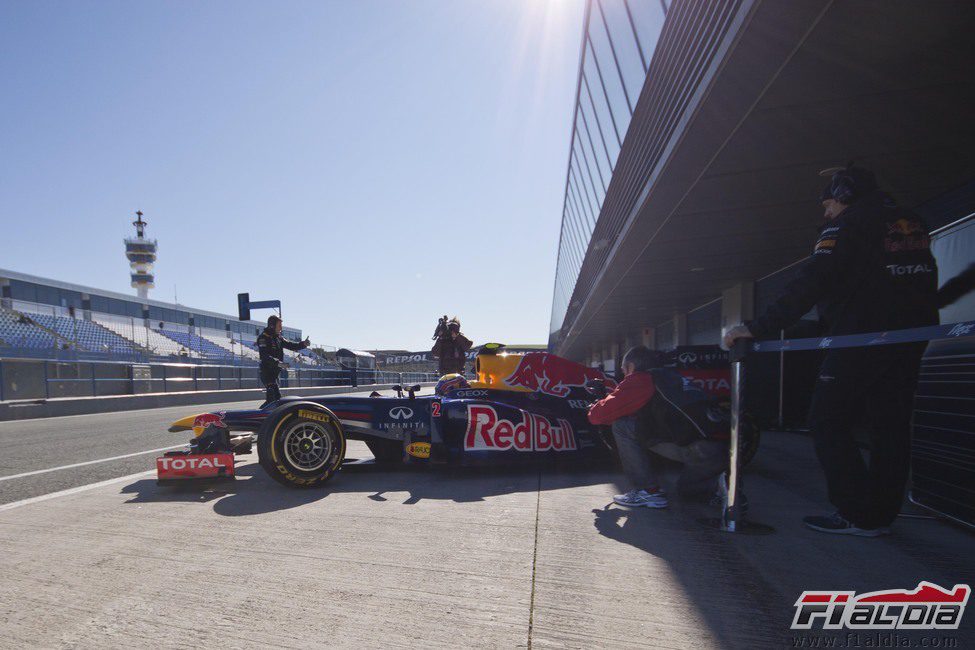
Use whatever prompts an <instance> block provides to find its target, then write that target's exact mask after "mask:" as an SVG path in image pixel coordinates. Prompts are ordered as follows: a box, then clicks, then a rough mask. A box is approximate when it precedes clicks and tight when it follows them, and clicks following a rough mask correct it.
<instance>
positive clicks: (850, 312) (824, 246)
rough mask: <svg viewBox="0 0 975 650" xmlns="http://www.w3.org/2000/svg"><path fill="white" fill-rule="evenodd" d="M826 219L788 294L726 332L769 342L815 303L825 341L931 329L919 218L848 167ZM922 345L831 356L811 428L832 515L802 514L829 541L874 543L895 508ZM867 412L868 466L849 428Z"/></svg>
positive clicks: (931, 295)
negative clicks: (833, 537) (848, 538)
mask: <svg viewBox="0 0 975 650" xmlns="http://www.w3.org/2000/svg"><path fill="white" fill-rule="evenodd" d="M821 198H822V204H823V207H824V209H825V217H826V220H827V222H826V223H825V224H824V225H823V227H822V228H821V229H820V232H819V238H818V239H817V240H816V244H815V246H814V247H813V252H812V256H811V257H810V259H809V260H808V261H807V263H806V264H805V266H804V267H802V269H801V271H800V274H799V276H798V277H797V278H796V279H795V280H793V282H792V283H791V284H790V285H789V286H788V287H787V288H786V291H785V294H784V295H783V296H782V297H780V298H779V299H778V301H777V302H775V304H773V305H772V306H770V307H769V308H768V310H766V312H765V314H764V315H762V316H761V317H760V318H758V319H757V320H755V321H752V322H750V323H748V324H747V325H737V326H735V327H733V328H731V329H730V330H729V331H728V332H727V334H725V337H724V342H725V345H727V346H731V345H732V344H733V343H734V341H735V340H736V339H739V338H748V337H757V338H774V337H776V336H777V335H778V333H779V330H781V329H784V328H786V327H789V326H790V325H792V324H793V323H795V322H796V321H798V320H799V319H800V318H802V316H803V315H804V314H806V313H807V312H808V311H809V310H810V309H811V308H812V307H813V306H816V307H817V311H818V314H819V318H820V324H821V326H822V328H823V330H824V331H823V335H824V336H830V335H842V334H855V333H864V332H873V331H890V330H898V329H904V328H910V327H922V326H928V325H935V324H937V323H938V310H937V306H936V304H937V287H938V268H937V265H936V264H935V260H934V257H933V256H932V255H931V251H930V236H929V234H928V229H927V227H926V225H925V224H924V222H923V221H922V220H921V218H920V217H918V216H917V215H916V214H914V213H913V212H910V211H909V210H905V209H903V208H900V207H898V206H897V204H896V203H895V202H894V201H893V199H891V198H890V197H889V196H888V195H887V194H885V193H883V192H881V191H880V190H879V189H878V188H877V182H876V179H875V177H874V175H873V173H872V172H870V171H868V170H866V169H862V168H859V167H853V166H852V165H851V166H848V167H846V168H845V169H841V170H839V171H837V172H836V173H834V174H833V175H832V177H831V179H830V183H829V185H828V186H827V187H826V189H825V191H824V192H823V195H822V197H821ZM925 346H926V344H925V343H906V344H897V345H878V346H875V347H869V348H848V349H835V350H828V351H827V353H826V356H825V357H824V359H823V362H822V366H821V367H820V370H819V376H818V378H817V380H816V386H815V389H814V391H813V395H812V404H811V406H810V414H809V425H810V428H811V429H812V433H813V436H814V441H815V447H816V455H817V456H818V458H819V462H820V465H822V468H823V472H824V473H825V475H826V484H827V488H828V491H829V500H830V502H831V503H832V504H833V505H834V506H835V507H836V512H835V513H834V514H833V515H831V516H826V517H823V516H811V517H805V518H804V519H803V521H804V522H805V524H806V525H807V526H808V527H809V528H812V529H814V530H818V531H821V532H826V533H837V534H845V535H860V536H864V537H875V536H877V535H883V534H887V533H889V532H890V531H889V529H888V528H887V527H888V526H889V525H890V524H891V523H892V522H893V521H894V519H895V518H896V517H897V514H898V512H900V508H901V504H902V502H903V499H904V487H905V485H906V483H907V477H908V471H909V467H910V439H911V432H910V422H911V414H912V408H913V400H914V390H915V388H916V386H917V378H918V368H919V365H920V360H921V355H922V354H923V352H924V348H925ZM863 412H865V413H866V415H867V420H868V427H869V429H870V460H869V463H866V462H864V460H863V456H862V455H861V453H860V450H859V448H858V447H857V443H856V441H855V440H854V436H853V431H852V429H853V425H854V424H856V423H857V421H858V419H859V416H860V415H861V413H863Z"/></svg>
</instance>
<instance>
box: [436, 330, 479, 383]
mask: <svg viewBox="0 0 975 650" xmlns="http://www.w3.org/2000/svg"><path fill="white" fill-rule="evenodd" d="M433 340H434V341H436V343H434V344H433V349H432V350H431V353H432V354H433V357H434V358H435V359H437V360H438V368H439V371H440V375H441V376H443V375H449V374H451V373H455V372H456V373H459V374H464V365H465V363H466V362H467V351H468V350H470V349H471V346H473V345H474V344H473V343H472V342H471V340H470V339H469V338H467V337H466V336H464V335H463V334H461V332H460V321H459V320H457V317H456V316H455V317H454V318H451V319H449V320H448V319H447V316H446V315H444V317H443V318H441V319H440V320H439V322H438V323H437V329H436V330H435V331H434V333H433Z"/></svg>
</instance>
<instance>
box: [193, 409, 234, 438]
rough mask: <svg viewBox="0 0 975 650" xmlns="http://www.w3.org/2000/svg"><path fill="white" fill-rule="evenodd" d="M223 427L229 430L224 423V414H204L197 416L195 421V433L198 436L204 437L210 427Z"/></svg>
mask: <svg viewBox="0 0 975 650" xmlns="http://www.w3.org/2000/svg"><path fill="white" fill-rule="evenodd" d="M211 425H212V426H215V427H223V428H225V429H226V428H227V424H226V422H224V421H223V414H222V413H203V414H202V415H197V416H196V417H195V418H194V419H193V433H195V434H196V435H198V436H201V435H203V432H204V431H206V428H207V427H208V426H211Z"/></svg>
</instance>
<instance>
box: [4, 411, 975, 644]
mask: <svg viewBox="0 0 975 650" xmlns="http://www.w3.org/2000/svg"><path fill="white" fill-rule="evenodd" d="M217 406H218V405H212V406H210V407H208V408H203V407H199V408H198V407H189V409H187V408H185V407H179V408H173V409H169V408H167V409H154V410H146V411H139V412H128V413H115V414H110V415H90V416H73V417H65V418H51V419H47V420H30V421H21V422H4V423H0V443H2V444H3V449H4V453H3V456H2V459H0V503H2V505H0V549H2V553H0V575H2V576H3V579H2V580H0V639H2V642H0V646H3V647H24V646H30V647H45V648H51V647H55V648H57V647H78V648H82V647H145V646H152V647H190V646H197V647H199V646H210V647H246V648H258V647H262V648H263V647H289V648H292V647H293V648H297V647H301V648H308V647H355V648H366V647H368V648H380V647H381V648H389V647H422V648H430V647H450V648H464V647H478V648H480V647H490V648H518V647H537V648H563V647H570V648H596V647H599V648H602V647H612V648H617V647H619V648H649V647H656V648H689V647H694V648H714V647H733V648H746V647H747V648H765V647H768V648H781V647H796V645H797V644H798V643H800V642H801V639H803V638H806V639H807V640H806V641H805V643H806V644H807V645H806V646H804V647H809V645H808V644H809V643H810V642H811V641H809V639H812V638H813V637H816V636H822V635H823V634H822V630H813V631H810V632H805V633H800V632H798V631H791V630H790V629H789V628H790V624H791V622H792V617H793V615H794V613H795V610H794V608H793V604H794V603H795V601H796V599H797V598H798V596H799V594H800V593H801V592H802V591H803V590H813V589H815V590H830V589H842V590H856V591H858V592H863V591H876V590H881V589H913V588H915V587H916V586H917V584H918V582H919V581H921V580H926V581H929V582H933V583H935V584H938V585H941V586H943V587H947V588H950V587H952V586H953V585H955V584H958V583H968V584H971V583H972V582H973V581H975V580H973V579H975V569H973V565H972V562H971V550H972V548H973V543H975V536H973V535H972V533H970V532H967V531H965V530H962V529H960V528H957V527H955V526H952V525H949V524H946V523H944V522H941V521H933V520H927V519H916V518H910V519H901V520H899V521H898V523H897V525H896V528H895V534H894V535H893V536H891V537H887V538H879V539H863V538H837V537H831V536H827V535H823V534H819V533H815V532H812V531H808V530H806V529H804V528H803V527H802V525H801V522H800V518H801V516H802V515H805V514H815V513H820V512H823V511H824V510H826V508H827V505H826V501H825V496H824V494H823V492H824V488H823V484H822V479H821V477H820V474H819V470H818V467H817V465H816V462H815V459H814V457H813V454H812V449H811V443H810V441H809V440H808V439H806V438H804V437H802V436H799V435H795V434H768V435H767V436H765V437H764V438H763V443H762V444H763V447H762V449H761V450H760V452H759V454H758V457H757V458H756V460H755V461H754V463H753V464H752V465H751V466H750V467H749V471H748V474H747V476H746V490H747V492H748V495H749V498H750V501H751V509H752V513H753V516H754V518H755V519H757V520H760V521H762V522H763V523H767V524H771V525H772V526H775V528H776V533H775V534H773V535H768V536H745V535H739V536H731V535H728V534H725V533H721V532H719V531H717V530H713V529H710V528H707V527H705V526H703V525H702V524H701V523H699V521H698V519H699V518H701V517H704V516H708V515H711V516H713V515H714V514H715V513H714V512H713V511H710V510H708V508H707V506H704V505H699V504H691V503H684V502H679V501H672V505H671V507H670V508H669V509H667V510H650V509H639V510H627V509H623V508H619V507H616V506H614V505H609V504H610V501H611V496H612V495H613V494H614V493H616V492H619V491H620V489H621V485H620V482H621V476H620V474H619V473H618V472H617V471H616V469H615V468H613V467H611V466H600V467H588V468H546V469H543V470H538V469H535V468H525V469H519V470H512V469H480V470H477V471H472V470H465V469H460V468H458V469H449V468H435V469H432V470H428V469H420V470H413V469H409V470H403V469H401V470H398V471H387V470H379V469H378V468H376V467H374V466H372V467H370V466H364V467H353V468H350V467H347V468H345V469H343V470H342V471H341V472H340V473H339V474H338V475H337V476H336V478H335V479H334V480H333V481H332V482H330V483H329V484H327V485H326V486H325V487H324V488H323V489H317V490H294V489H288V488H285V487H283V486H280V485H278V484H277V483H275V482H274V481H272V480H271V479H270V478H269V477H267V476H266V475H265V474H264V472H263V471H262V470H261V469H260V467H259V466H258V465H257V462H256V460H257V459H256V454H251V455H249V456H243V457H240V458H239V463H238V468H237V471H238V475H239V478H238V479H237V480H236V481H233V482H211V483H208V484H191V485H186V486H178V487H159V486H157V485H156V484H155V480H154V479H155V477H154V473H153V472H152V468H153V466H154V465H153V462H154V458H155V457H156V456H157V455H158V454H159V452H152V453H141V454H140V453H139V452H145V451H149V450H155V449H159V448H163V447H167V446H171V445H180V444H182V443H184V442H185V441H186V439H187V434H186V433H179V434H170V433H166V427H168V425H169V423H170V422H171V421H172V420H174V419H176V417H178V416H180V415H185V414H187V413H188V412H193V411H199V412H203V411H206V410H211V409H215V408H217ZM219 406H220V408H233V407H234V406H235V405H230V404H226V405H219ZM236 406H240V405H236ZM132 454H136V455H132ZM348 455H349V456H350V457H358V458H365V457H368V456H369V452H368V450H367V449H366V447H365V445H364V444H362V443H359V442H352V443H351V444H350V445H349V454H348ZM106 459H108V460H106ZM92 461H95V462H92ZM46 470H51V471H46ZM973 619H975V616H972V615H971V614H970V613H969V617H968V618H965V619H964V620H963V621H962V625H961V628H960V629H959V630H957V631H927V632H925V633H908V632H903V631H896V634H898V635H900V636H901V637H903V638H909V639H914V640H918V639H920V638H921V637H926V638H928V639H932V638H935V637H937V638H939V639H949V638H950V639H955V640H956V645H954V646H953V647H959V648H964V647H971V646H972V643H973V642H975V635H973V627H975V620H973ZM890 633H891V632H890V631H888V632H885V634H890ZM860 636H861V637H862V638H861V641H865V640H866V633H860ZM837 637H838V638H840V639H847V637H848V631H846V630H842V631H840V632H839V633H837ZM941 647H950V646H945V645H942V646H941Z"/></svg>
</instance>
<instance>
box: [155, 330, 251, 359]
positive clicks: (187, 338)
mask: <svg viewBox="0 0 975 650" xmlns="http://www.w3.org/2000/svg"><path fill="white" fill-rule="evenodd" d="M159 332H160V333H161V334H164V335H165V336H168V337H169V338H171V339H173V340H174V341H176V342H177V343H179V344H180V345H182V346H183V347H185V348H186V349H187V350H192V351H194V352H199V353H200V355H202V356H203V357H204V358H206V359H225V360H228V361H229V360H232V359H233V357H234V355H233V354H232V353H230V352H228V351H227V350H225V349H224V348H222V347H220V346H219V345H216V344H215V343H213V341H210V340H209V339H205V338H203V337H201V336H197V335H196V334H190V333H188V332H179V331H176V330H168V329H162V330H159Z"/></svg>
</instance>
